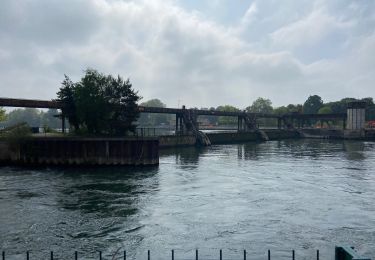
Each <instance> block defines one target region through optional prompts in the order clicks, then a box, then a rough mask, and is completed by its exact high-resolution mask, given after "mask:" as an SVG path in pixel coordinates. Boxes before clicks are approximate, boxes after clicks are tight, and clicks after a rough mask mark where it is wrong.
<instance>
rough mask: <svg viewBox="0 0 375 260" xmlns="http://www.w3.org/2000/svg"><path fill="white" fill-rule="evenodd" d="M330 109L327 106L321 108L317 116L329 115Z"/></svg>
mask: <svg viewBox="0 0 375 260" xmlns="http://www.w3.org/2000/svg"><path fill="white" fill-rule="evenodd" d="M331 113H332V109H331V108H330V107H329V106H323V107H321V108H320V109H319V111H318V114H331Z"/></svg>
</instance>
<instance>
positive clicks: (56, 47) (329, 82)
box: [0, 0, 375, 108]
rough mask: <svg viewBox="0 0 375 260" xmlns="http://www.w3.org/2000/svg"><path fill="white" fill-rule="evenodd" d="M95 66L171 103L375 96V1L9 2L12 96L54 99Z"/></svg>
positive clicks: (5, 4)
mask: <svg viewBox="0 0 375 260" xmlns="http://www.w3.org/2000/svg"><path fill="white" fill-rule="evenodd" d="M87 68H93V69H97V70H98V71H100V72H103V73H106V74H113V75H117V74H119V75H121V76H122V77H124V78H129V79H130V81H131V83H132V84H133V87H134V88H135V89H136V90H138V91H139V94H140V95H141V96H142V97H143V99H142V101H147V100H149V99H152V98H159V99H160V100H162V101H163V102H164V103H166V104H167V105H168V107H177V106H178V105H179V106H181V105H182V104H185V105H186V106H187V107H212V106H213V107H217V106H219V105H225V104H230V105H234V106H237V107H239V108H245V107H246V106H249V105H251V103H252V102H253V101H254V100H255V99H256V98H258V97H265V98H269V99H270V100H271V101H272V103H273V105H275V106H281V105H287V104H290V103H293V104H296V103H303V102H304V101H305V100H306V99H307V97H308V96H309V95H314V94H317V95H320V96H321V97H322V98H323V100H324V101H325V102H329V101H335V100H339V99H341V98H344V97H355V98H362V97H369V96H372V97H374V96H375V95H374V94H375V84H374V83H375V1H374V0H293V1H292V0H283V1H280V0H136V1H131V0H64V1H61V0H22V1H21V0H1V1H0V80H1V81H0V97H11V98H32V99H53V98H56V92H57V91H58V89H59V87H60V86H61V82H62V80H63V79H64V74H66V75H68V76H69V77H70V78H71V79H72V80H73V81H78V80H79V79H80V77H82V75H83V73H84V70H85V69H87Z"/></svg>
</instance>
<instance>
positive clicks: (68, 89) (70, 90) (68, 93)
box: [57, 75, 81, 131]
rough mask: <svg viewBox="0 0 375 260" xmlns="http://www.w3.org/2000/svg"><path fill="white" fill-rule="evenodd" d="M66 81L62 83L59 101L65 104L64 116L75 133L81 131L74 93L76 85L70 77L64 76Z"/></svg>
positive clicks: (58, 94)
mask: <svg viewBox="0 0 375 260" xmlns="http://www.w3.org/2000/svg"><path fill="white" fill-rule="evenodd" d="M64 77H65V79H64V80H63V82H62V87H61V88H60V91H59V92H57V100H58V101H60V102H62V103H63V104H64V109H62V114H63V115H64V116H65V117H67V118H68V122H69V124H70V125H71V126H72V127H73V129H74V130H75V131H78V130H79V125H80V123H81V122H80V121H79V118H78V115H77V108H76V104H75V102H74V91H75V84H74V83H73V81H71V80H70V79H69V77H68V76H66V75H64Z"/></svg>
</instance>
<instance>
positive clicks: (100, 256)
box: [99, 251, 102, 260]
mask: <svg viewBox="0 0 375 260" xmlns="http://www.w3.org/2000/svg"><path fill="white" fill-rule="evenodd" d="M99 260H102V251H99Z"/></svg>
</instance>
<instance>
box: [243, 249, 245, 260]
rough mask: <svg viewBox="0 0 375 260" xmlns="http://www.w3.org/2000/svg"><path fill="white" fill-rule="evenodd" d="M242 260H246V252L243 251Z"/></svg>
mask: <svg viewBox="0 0 375 260" xmlns="http://www.w3.org/2000/svg"><path fill="white" fill-rule="evenodd" d="M243 260H246V250H244V251H243Z"/></svg>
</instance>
